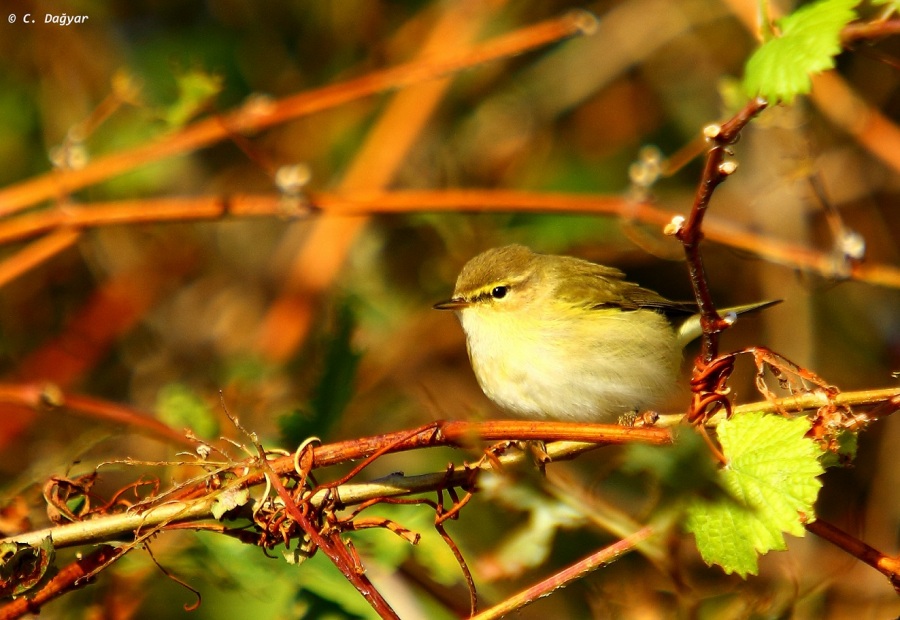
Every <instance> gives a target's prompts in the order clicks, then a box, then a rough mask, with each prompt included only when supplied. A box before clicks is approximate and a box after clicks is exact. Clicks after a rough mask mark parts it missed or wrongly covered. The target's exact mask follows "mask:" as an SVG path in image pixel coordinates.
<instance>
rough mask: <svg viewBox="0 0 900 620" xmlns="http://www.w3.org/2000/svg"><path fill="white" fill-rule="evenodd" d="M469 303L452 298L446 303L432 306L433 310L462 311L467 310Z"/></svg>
mask: <svg viewBox="0 0 900 620" xmlns="http://www.w3.org/2000/svg"><path fill="white" fill-rule="evenodd" d="M468 307H469V302H467V301H466V300H465V299H463V298H462V297H454V298H453V299H448V300H447V301H440V302H438V303H436V304H434V305H433V306H432V308H434V309H435V310H462V309H463V308H468Z"/></svg>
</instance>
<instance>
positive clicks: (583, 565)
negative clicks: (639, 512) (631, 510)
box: [471, 525, 654, 620]
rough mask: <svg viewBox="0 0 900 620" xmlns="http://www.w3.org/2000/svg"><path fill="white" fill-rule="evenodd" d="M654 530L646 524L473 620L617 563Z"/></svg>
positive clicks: (509, 610)
mask: <svg viewBox="0 0 900 620" xmlns="http://www.w3.org/2000/svg"><path fill="white" fill-rule="evenodd" d="M653 531H654V530H653V528H652V527H651V526H649V525H648V526H645V527H643V528H641V529H640V530H638V531H637V532H635V533H634V534H632V535H631V536H627V537H626V538H623V539H622V540H620V541H618V542H616V543H613V544H611V545H609V546H608V547H604V548H603V549H601V550H600V551H597V552H596V553H593V554H591V555H589V556H588V557H586V558H584V559H583V560H579V561H578V562H576V563H575V564H573V565H571V566H569V567H567V568H565V569H563V570H561V571H560V572H558V573H556V574H555V575H553V576H552V577H549V578H547V579H545V580H543V581H541V582H540V583H538V584H535V585H533V586H531V587H530V588H527V589H525V590H523V591H522V592H519V593H518V594H515V595H513V596H511V597H509V598H507V599H506V600H505V601H503V602H502V603H500V604H499V605H495V606H494V607H491V608H490V609H486V610H485V611H483V612H481V613H480V614H478V615H476V616H472V618H471V620H494V619H495V618H501V617H503V616H505V615H507V614H510V613H512V612H514V611H516V610H519V609H522V608H523V607H525V606H526V605H529V604H531V603H533V602H534V601H536V600H538V599H539V598H542V597H545V596H548V595H549V594H552V593H553V592H555V591H556V590H559V589H560V588H564V587H566V586H567V585H569V584H570V583H572V582H573V581H576V580H578V579H581V578H582V577H584V576H585V575H587V574H588V573H590V572H592V571H595V570H597V569H598V568H602V567H603V566H606V565H607V564H610V563H611V562H614V561H615V560H617V559H618V558H619V557H621V556H622V555H624V554H626V553H628V552H629V551H631V550H633V549H634V548H635V547H637V546H638V545H639V544H640V543H641V542H643V541H645V540H646V539H647V538H649V537H650V536H652V535H653Z"/></svg>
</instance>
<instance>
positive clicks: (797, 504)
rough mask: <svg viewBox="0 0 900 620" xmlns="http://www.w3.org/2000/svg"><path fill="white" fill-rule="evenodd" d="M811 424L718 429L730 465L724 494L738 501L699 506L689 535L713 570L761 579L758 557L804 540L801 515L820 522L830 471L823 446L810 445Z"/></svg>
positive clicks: (734, 423)
mask: <svg viewBox="0 0 900 620" xmlns="http://www.w3.org/2000/svg"><path fill="white" fill-rule="evenodd" d="M809 428H810V424H809V421H808V420H807V419H806V418H795V419H786V418H782V417H779V416H776V415H763V414H761V413H752V414H747V415H742V416H739V417H736V418H734V419H732V420H727V421H725V422H723V423H722V424H720V425H719V428H718V431H719V441H720V443H721V445H722V452H723V454H724V455H725V457H726V458H727V459H728V465H727V466H726V467H725V468H723V469H722V470H721V473H720V475H721V480H722V486H723V487H724V488H725V489H726V490H727V491H728V492H729V493H730V494H731V498H728V499H722V500H719V501H716V502H710V501H707V500H696V501H694V502H693V503H691V504H690V505H689V507H688V515H687V521H686V524H685V527H686V529H687V530H688V531H689V532H692V533H693V534H694V536H695V538H696V540H697V548H698V549H699V550H700V555H701V556H702V557H703V559H704V561H706V562H707V563H708V564H718V565H720V566H722V568H723V569H724V570H725V572H726V573H732V572H735V573H737V574H739V575H741V576H742V577H746V576H747V575H748V574H754V575H755V574H756V572H757V554H765V553H768V552H769V551H772V550H782V549H784V548H785V541H784V535H783V534H784V532H787V533H789V534H793V535H794V536H803V534H804V533H805V530H804V528H803V523H802V522H801V518H800V515H801V514H802V515H804V516H805V518H806V520H807V521H811V520H813V519H814V518H815V513H814V510H813V504H814V503H815V501H816V496H817V495H818V492H819V488H820V487H821V486H822V485H821V482H819V480H818V478H817V476H819V475H820V474H822V472H823V471H824V470H823V468H822V465H821V463H820V462H819V455H820V453H821V451H820V449H819V447H818V446H817V444H816V443H815V442H814V441H812V440H811V439H808V438H806V437H805V435H806V433H807V431H809Z"/></svg>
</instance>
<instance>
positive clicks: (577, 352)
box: [434, 245, 778, 422]
mask: <svg viewBox="0 0 900 620" xmlns="http://www.w3.org/2000/svg"><path fill="white" fill-rule="evenodd" d="M624 277H625V274H623V273H622V272H621V271H619V270H618V269H615V268H613V267H605V266H603V265H598V264H596V263H592V262H589V261H586V260H582V259H580V258H574V257H570V256H553V255H546V254H537V253H535V252H532V251H531V250H530V249H529V248H527V247H525V246H522V245H508V246H504V247H501V248H494V249H491V250H487V251H486V252H483V253H481V254H479V255H478V256H476V257H475V258H473V259H471V260H470V261H469V262H468V263H466V264H465V266H463V268H462V271H461V272H460V274H459V278H458V279H457V280H456V289H455V290H454V291H453V297H452V298H451V299H449V300H447V301H442V302H440V303H437V304H435V305H434V308H435V309H437V310H453V311H455V313H456V315H457V317H458V318H459V321H460V323H461V324H462V328H463V331H465V334H466V348H467V349H468V352H469V360H470V361H471V363H472V369H473V370H474V371H475V376H476V378H477V379H478V383H479V385H480V386H481V389H482V390H483V391H484V393H485V394H486V395H487V396H488V398H490V399H491V400H492V401H493V402H494V403H496V404H497V405H499V406H500V407H501V408H502V409H505V410H506V411H509V412H510V413H513V414H515V415H519V416H522V417H527V418H549V419H555V420H568V421H578V422H615V421H616V420H617V419H621V418H622V417H623V416H627V415H629V414H634V413H636V412H639V411H644V410H647V409H648V408H651V407H654V406H659V405H661V404H663V403H664V402H665V399H666V397H667V396H669V395H670V394H671V393H672V391H673V389H674V388H675V386H676V381H677V378H678V375H679V370H680V367H681V358H682V349H684V347H685V345H686V344H687V343H689V342H690V341H692V340H694V339H695V338H697V337H698V336H699V335H700V333H701V328H700V316H699V314H697V305H696V304H694V303H692V302H674V301H669V300H668V299H666V298H665V297H662V296H661V295H659V294H658V293H656V292H654V291H651V290H649V289H645V288H641V287H640V286H638V285H637V284H634V283H632V282H627V281H625V279H624ZM774 303H778V302H777V301H772V302H761V303H755V304H748V305H745V306H738V307H735V308H729V309H726V310H724V311H722V315H723V316H727V317H730V318H732V319H733V318H734V317H736V316H737V315H738V314H742V313H745V312H750V311H753V310H759V309H762V308H765V307H767V306H770V305H772V304H774ZM678 315H681V316H682V317H686V318H684V319H683V320H682V321H681V322H680V323H676V324H673V323H672V322H671V321H670V317H677V316H678Z"/></svg>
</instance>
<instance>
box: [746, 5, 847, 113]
mask: <svg viewBox="0 0 900 620" xmlns="http://www.w3.org/2000/svg"><path fill="white" fill-rule="evenodd" d="M857 4H859V0H820V1H819V2H815V3H813V4H809V5H806V6H804V7H802V8H800V9H798V10H797V11H795V12H794V13H792V14H791V15H788V16H787V17H784V18H782V19H781V20H779V21H778V29H779V30H780V32H781V35H780V36H779V37H777V38H775V39H771V40H769V41H767V42H766V43H764V44H763V45H762V46H761V47H760V48H759V49H757V50H756V52H754V54H753V55H752V56H751V57H750V60H749V61H747V67H746V70H745V74H744V92H745V93H746V94H747V95H748V96H750V97H756V96H761V97H763V98H765V99H767V100H768V101H771V102H775V101H783V102H785V103H791V102H793V100H794V97H796V96H797V95H800V94H806V93H808V92H809V91H810V89H811V88H812V83H811V81H810V75H811V74H813V73H817V72H819V71H824V70H826V69H831V68H832V67H834V57H835V56H837V54H838V53H839V52H840V51H841V45H840V33H841V29H842V28H843V27H844V26H846V25H847V24H848V23H850V22H851V21H852V20H853V19H854V18H855V17H856V13H855V12H854V10H853V9H854V7H856V5H857Z"/></svg>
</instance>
